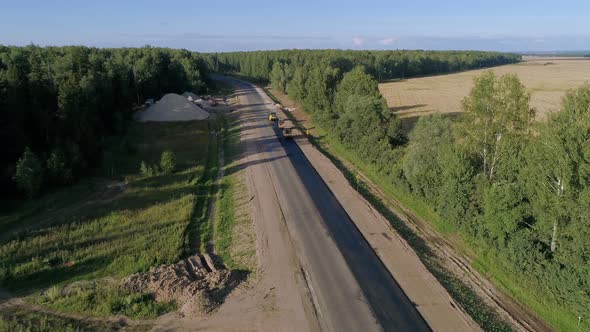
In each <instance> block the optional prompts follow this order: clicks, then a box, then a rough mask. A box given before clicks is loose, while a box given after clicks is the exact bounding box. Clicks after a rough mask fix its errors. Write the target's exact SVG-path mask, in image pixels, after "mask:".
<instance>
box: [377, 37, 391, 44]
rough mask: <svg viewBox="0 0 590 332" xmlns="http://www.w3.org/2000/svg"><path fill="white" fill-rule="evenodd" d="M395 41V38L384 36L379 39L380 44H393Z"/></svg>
mask: <svg viewBox="0 0 590 332" xmlns="http://www.w3.org/2000/svg"><path fill="white" fill-rule="evenodd" d="M394 42H395V38H384V39H381V40H379V44H381V45H391V44H393V43H394Z"/></svg>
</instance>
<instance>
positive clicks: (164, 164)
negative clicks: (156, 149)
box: [160, 150, 176, 174]
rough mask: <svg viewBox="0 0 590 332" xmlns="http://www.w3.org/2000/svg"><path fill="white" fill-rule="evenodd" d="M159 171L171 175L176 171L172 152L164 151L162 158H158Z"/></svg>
mask: <svg viewBox="0 0 590 332" xmlns="http://www.w3.org/2000/svg"><path fill="white" fill-rule="evenodd" d="M160 169H161V170H162V172H164V174H172V173H174V170H175V169H176V157H175V156H174V152H172V151H170V150H166V151H164V152H162V157H161V158H160Z"/></svg>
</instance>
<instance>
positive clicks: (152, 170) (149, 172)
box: [139, 161, 160, 176]
mask: <svg viewBox="0 0 590 332" xmlns="http://www.w3.org/2000/svg"><path fill="white" fill-rule="evenodd" d="M139 172H141V175H143V176H156V175H158V174H159V173H160V170H159V169H158V166H156V165H148V164H146V163H145V161H142V162H141V164H140V165H139Z"/></svg>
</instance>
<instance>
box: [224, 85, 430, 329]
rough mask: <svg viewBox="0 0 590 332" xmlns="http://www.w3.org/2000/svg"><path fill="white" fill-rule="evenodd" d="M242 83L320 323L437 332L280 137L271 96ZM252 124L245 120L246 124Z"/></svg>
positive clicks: (253, 140)
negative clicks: (271, 114) (272, 115)
mask: <svg viewBox="0 0 590 332" xmlns="http://www.w3.org/2000/svg"><path fill="white" fill-rule="evenodd" d="M217 78H218V79H221V80H224V81H226V82H228V83H230V84H232V85H234V86H236V87H238V92H237V93H238V94H240V95H241V98H242V100H246V101H247V104H246V105H242V106H240V108H239V109H237V111H238V112H240V111H242V112H248V115H247V116H242V121H243V123H242V126H243V128H249V129H255V130H254V131H251V134H249V136H248V137H247V141H248V143H249V144H251V145H252V144H255V146H256V149H255V150H256V152H257V154H259V156H258V159H257V160H258V161H259V162H261V163H264V164H265V166H266V170H267V172H268V177H269V178H270V180H271V181H272V187H273V189H274V193H265V194H267V195H275V196H276V198H277V201H278V204H279V205H280V209H281V211H282V214H283V216H284V220H282V221H281V220H277V222H285V223H286V225H287V228H288V230H289V234H290V236H291V239H292V241H293V243H294V246H295V251H296V253H297V256H298V257H299V260H300V263H301V265H302V268H303V270H304V274H305V276H306V279H307V283H308V287H309V288H310V290H311V293H312V297H313V302H314V304H315V307H316V310H317V316H318V318H319V321H320V322H319V323H320V326H321V327H322V329H324V330H333V331H378V330H386V331H429V330H430V329H429V327H428V326H427V324H426V323H425V321H424V320H423V319H422V317H421V316H420V314H419V313H418V311H417V310H416V308H415V307H414V305H413V304H412V303H411V302H410V301H409V300H408V298H407V297H406V295H405V294H404V293H403V291H402V290H401V288H400V287H399V285H398V284H397V283H396V281H395V280H394V279H393V278H392V276H391V274H390V273H389V272H388V271H387V269H386V268H385V266H384V265H383V264H382V263H381V261H380V260H379V258H378V257H377V255H376V254H375V252H374V251H373V249H371V247H370V246H369V245H368V243H367V242H366V241H365V239H364V238H363V236H362V235H361V234H360V232H359V231H358V229H357V228H356V226H355V225H354V224H353V223H352V221H351V220H350V218H349V217H348V215H347V214H346V212H345V211H344V209H343V208H342V206H341V205H340V204H339V202H338V201H337V200H336V198H335V197H334V195H333V194H332V193H331V192H330V191H329V189H328V187H327V186H326V185H325V184H324V182H323V181H322V179H321V177H320V176H319V175H318V174H317V173H316V171H315V170H314V169H313V167H312V166H311V165H310V164H309V162H308V161H307V159H306V158H305V156H304V155H303V154H302V153H301V151H300V150H299V148H298V146H297V145H296V144H295V142H293V141H291V140H285V139H282V138H281V137H280V132H279V130H278V128H277V127H276V125H275V124H274V123H271V122H269V121H268V118H267V117H268V112H269V111H271V110H274V106H273V103H272V101H270V99H269V98H268V97H267V96H265V95H263V93H262V92H261V91H260V90H259V89H256V88H255V87H253V86H252V85H250V84H247V83H245V82H242V81H239V80H235V79H233V78H228V77H217ZM244 122H245V123H244Z"/></svg>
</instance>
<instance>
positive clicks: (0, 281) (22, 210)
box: [0, 121, 216, 317]
mask: <svg viewBox="0 0 590 332" xmlns="http://www.w3.org/2000/svg"><path fill="white" fill-rule="evenodd" d="M209 137H210V136H209V133H208V123H207V122H202V121H201V122H198V121H196V122H182V123H144V124H134V126H133V127H132V128H131V129H130V130H129V133H128V135H127V137H126V138H125V140H126V141H127V142H128V143H126V146H125V147H124V148H121V146H120V145H111V149H109V150H108V151H107V152H106V153H105V159H104V167H103V170H101V172H102V173H103V174H105V175H108V176H110V177H113V178H116V179H118V180H120V181H121V182H120V183H117V182H116V181H112V180H107V179H105V178H101V179H100V180H96V179H95V180H85V181H83V182H81V184H80V185H77V186H74V187H71V188H65V189H63V190H62V191H60V192H56V193H54V194H51V195H48V196H45V197H42V198H40V199H38V200H36V201H32V202H28V203H25V204H24V205H22V206H18V207H16V208H15V209H14V212H12V213H9V214H5V215H2V216H0V225H7V226H6V227H9V226H8V225H19V227H20V226H22V225H24V226H28V227H29V229H28V230H27V231H21V232H19V233H18V234H17V235H15V236H11V237H10V238H8V239H5V240H4V241H0V287H3V288H5V289H7V290H9V291H11V292H13V293H16V294H18V295H31V294H32V295H31V296H30V297H32V301H33V302H38V303H43V304H44V305H46V306H50V307H51V306H55V307H56V308H57V307H60V308H62V309H63V310H64V311H68V310H73V311H79V310H81V309H80V308H81V305H82V304H81V303H82V302H84V301H90V300H92V301H95V303H94V304H95V305H94V306H93V308H94V309H92V312H89V311H84V310H82V311H83V312H86V313H92V314H96V315H102V314H106V313H107V311H108V310H105V309H104V308H100V307H101V306H103V305H104V306H108V305H112V304H113V303H116V302H117V301H119V300H120V301H123V302H125V303H128V304H129V306H130V307H129V308H127V309H124V310H123V309H122V310H123V312H125V313H127V314H130V315H131V316H135V317H151V316H153V315H154V314H157V313H161V312H163V311H166V310H171V309H172V308H171V307H169V306H168V307H165V308H163V307H160V306H159V304H156V303H155V302H154V301H153V299H150V298H149V297H145V296H144V295H142V294H139V295H137V294H136V295H131V294H126V293H124V292H122V291H121V290H118V289H117V288H116V287H115V288H113V287H110V288H109V287H106V288H101V289H95V290H94V291H91V292H88V293H84V292H81V293H79V296H78V297H76V296H71V297H70V298H69V299H68V300H64V301H62V302H60V301H57V300H56V301H47V299H46V298H44V295H42V294H41V293H40V291H41V290H44V289H46V288H50V287H54V286H55V287H59V288H61V287H64V286H66V285H69V284H71V283H73V282H76V281H87V280H94V279H101V278H114V279H120V278H122V277H125V276H127V275H129V274H132V273H135V272H143V271H146V270H148V269H149V268H150V267H153V266H156V265H160V264H170V263H175V262H176V261H178V260H179V259H180V258H181V257H182V256H183V255H185V254H186V251H187V248H188V246H189V245H188V243H189V236H188V234H189V233H191V230H193V229H194V227H193V226H194V222H195V220H196V219H198V218H199V217H200V215H199V214H197V213H196V212H199V213H200V212H201V211H197V210H196V209H197V207H198V206H200V205H202V206H204V207H205V208H204V209H205V212H203V213H202V214H206V207H207V203H206V202H204V203H203V201H205V200H207V199H208V198H209V196H210V194H209V192H210V191H211V190H212V189H211V188H210V187H211V184H210V183H208V182H206V183H202V182H201V181H202V180H203V179H206V176H204V174H208V173H209V171H210V170H209V169H207V165H208V161H209V158H208V156H209V155H210V154H211V148H210V142H209ZM129 147H131V149H130V148H129ZM164 150H171V151H173V152H174V154H175V155H176V160H177V171H176V172H175V173H173V174H170V175H163V174H160V175H156V176H151V177H144V176H141V175H140V174H139V164H140V162H141V161H145V162H146V163H148V164H158V163H159V160H160V155H161V153H162V152H163V151H164ZM214 161H215V162H216V158H214ZM209 166H210V165H209ZM86 181H88V183H91V184H88V185H87V184H86ZM106 185H123V186H124V187H125V190H124V191H123V192H122V193H121V192H120V190H118V189H116V188H117V187H116V186H115V187H113V188H107V187H106ZM113 292H114V293H113ZM117 292H119V293H118V294H115V293H117ZM83 298H86V300H83ZM68 301H69V302H68ZM140 307H141V308H140ZM88 310H90V309H88ZM142 310H145V311H142ZM110 313H113V311H110Z"/></svg>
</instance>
